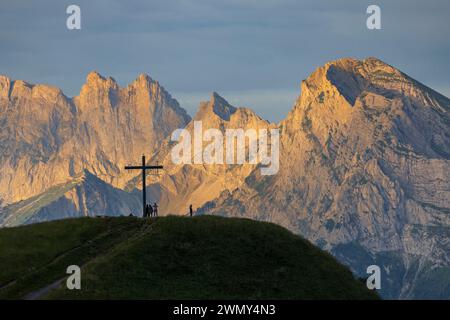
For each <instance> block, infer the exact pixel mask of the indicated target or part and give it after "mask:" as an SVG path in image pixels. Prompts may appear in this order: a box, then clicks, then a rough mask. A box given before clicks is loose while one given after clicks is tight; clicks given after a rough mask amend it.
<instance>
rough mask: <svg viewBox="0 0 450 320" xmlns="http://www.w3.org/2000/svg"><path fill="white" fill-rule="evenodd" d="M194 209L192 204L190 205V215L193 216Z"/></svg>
mask: <svg viewBox="0 0 450 320" xmlns="http://www.w3.org/2000/svg"><path fill="white" fill-rule="evenodd" d="M193 214H194V210H192V204H191V205H190V206H189V215H190V216H191V217H192V215H193Z"/></svg>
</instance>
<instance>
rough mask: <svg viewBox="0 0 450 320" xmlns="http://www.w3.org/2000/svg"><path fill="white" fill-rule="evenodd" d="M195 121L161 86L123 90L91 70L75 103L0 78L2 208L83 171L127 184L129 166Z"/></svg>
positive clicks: (147, 81)
mask: <svg viewBox="0 0 450 320" xmlns="http://www.w3.org/2000/svg"><path fill="white" fill-rule="evenodd" d="M189 120H190V117H189V116H188V115H187V114H186V112H185V111H184V110H183V109H182V108H180V107H179V105H178V103H177V101H176V100H174V99H173V98H172V97H171V96H170V95H169V94H168V93H167V92H166V91H165V90H164V88H163V87H162V86H160V84H159V83H158V82H157V81H154V80H152V79H151V78H150V77H149V76H146V75H140V76H139V77H138V78H137V79H136V80H135V81H134V82H133V83H131V84H130V85H128V86H127V87H125V88H120V87H119V85H118V84H117V83H116V82H115V80H114V79H112V78H104V77H102V76H101V75H99V74H98V73H97V72H91V73H90V74H89V75H88V76H87V79H86V83H85V84H84V85H83V87H82V89H81V92H80V94H79V95H78V96H76V97H74V98H72V99H71V98H68V97H66V96H65V95H64V94H63V93H62V92H61V90H59V89H58V88H55V87H51V86H47V85H32V84H28V83H26V82H24V81H20V80H18V81H12V80H10V79H8V78H7V77H3V76H2V77H0V123H1V131H0V168H1V173H0V200H1V201H2V204H3V206H5V205H7V204H11V203H14V202H17V201H20V200H24V199H27V198H29V197H32V196H35V195H38V194H40V193H42V192H44V191H45V190H47V189H49V188H50V187H52V186H54V185H57V184H60V183H65V182H68V181H70V180H71V179H72V178H73V177H75V176H76V175H78V174H79V173H80V172H82V171H83V170H84V169H87V170H89V171H90V172H91V173H93V174H94V175H96V176H97V177H99V178H100V179H102V180H104V181H105V182H107V183H110V184H112V185H113V186H115V187H123V185H124V184H125V183H126V181H128V180H129V179H131V178H132V177H133V176H134V175H135V173H134V172H126V171H125V170H124V169H123V167H124V166H125V164H129V163H133V162H136V161H139V159H140V155H141V154H143V153H147V154H151V153H153V152H155V149H156V148H157V147H158V146H159V144H160V143H161V141H162V140H163V139H164V137H166V136H167V135H168V134H169V133H170V132H172V130H174V129H176V128H179V127H184V126H185V125H186V124H187V122H188V121H189Z"/></svg>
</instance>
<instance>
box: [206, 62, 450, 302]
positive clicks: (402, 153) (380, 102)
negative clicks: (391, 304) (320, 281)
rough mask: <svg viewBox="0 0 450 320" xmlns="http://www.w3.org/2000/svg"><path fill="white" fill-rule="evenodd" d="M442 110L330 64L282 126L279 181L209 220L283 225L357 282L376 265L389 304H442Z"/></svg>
mask: <svg viewBox="0 0 450 320" xmlns="http://www.w3.org/2000/svg"><path fill="white" fill-rule="evenodd" d="M449 107H450V101H449V100H448V99H447V98H446V97H444V96H442V95H440V94H438V93H437V92H435V91H433V90H431V89H429V88H427V87H425V86H424V85H422V84H420V83H418V82H417V81H415V80H413V79H411V78H410V77H408V76H407V75H405V74H403V73H401V72H400V71H398V70H397V69H395V68H393V67H391V66H389V65H387V64H385V63H383V62H382V61H380V60H377V59H375V58H369V59H366V60H363V61H358V60H354V59H342V60H337V61H334V62H330V63H327V64H326V65H325V66H323V67H320V68H319V69H318V70H316V71H315V72H314V73H313V74H311V76H310V77H309V78H308V79H306V80H305V81H303V82H302V85H301V95H300V97H299V98H298V101H297V103H296V105H295V106H294V108H293V110H292V111H291V112H290V114H289V115H288V117H287V118H286V119H285V120H284V121H283V122H282V123H281V124H280V129H281V132H282V133H281V156H280V171H279V173H278V174H277V175H275V176H267V177H264V176H261V175H259V174H258V171H255V172H254V173H253V174H251V175H250V176H249V177H247V178H246V181H245V183H244V184H243V185H241V187H240V188H238V189H236V190H233V191H231V192H230V193H228V194H223V195H222V196H221V197H220V198H219V199H217V200H215V201H212V202H211V203H209V204H208V205H207V206H205V212H210V213H215V214H222V215H232V216H242V217H251V218H254V219H259V220H266V221H272V222H276V223H278V224H281V225H283V226H285V227H288V228H289V229H291V230H292V231H294V232H296V233H300V234H302V235H303V236H305V237H306V238H308V239H310V240H312V241H314V242H315V243H316V244H318V245H320V246H321V247H323V248H325V249H327V250H330V251H331V252H333V253H334V254H335V255H337V256H338V257H339V258H340V259H341V260H342V261H344V262H346V263H348V264H350V265H351V266H352V267H353V269H354V270H355V271H357V272H358V273H360V274H361V275H364V274H365V271H366V270H365V268H366V267H367V266H368V265H370V264H372V263H378V264H380V267H382V270H383V275H384V276H385V277H384V279H385V286H384V290H383V292H384V296H385V297H401V298H408V297H426V296H427V295H430V296H431V295H433V296H435V297H436V296H438V297H444V296H445V295H447V298H448V297H450V292H449V281H448V279H449V278H448V276H449V275H450V273H449V271H450V269H449V267H450V259H449V258H450V257H449V255H450V243H449V241H450V200H449V199H450V135H449V132H450V127H449V124H450V116H449ZM430 270H431V271H430ZM444 275H445V277H446V278H447V280H446V281H447V282H446V283H445V282H444V283H445V284H442V283H441V284H440V285H437V284H436V286H435V288H434V289H436V291H435V292H433V289H430V288H427V289H424V287H423V286H424V285H423V283H426V282H427V281H426V280H424V277H429V278H430V279H428V281H434V282H435V283H438V282H439V280H437V279H434V278H433V277H436V278H439V277H443V276H444Z"/></svg>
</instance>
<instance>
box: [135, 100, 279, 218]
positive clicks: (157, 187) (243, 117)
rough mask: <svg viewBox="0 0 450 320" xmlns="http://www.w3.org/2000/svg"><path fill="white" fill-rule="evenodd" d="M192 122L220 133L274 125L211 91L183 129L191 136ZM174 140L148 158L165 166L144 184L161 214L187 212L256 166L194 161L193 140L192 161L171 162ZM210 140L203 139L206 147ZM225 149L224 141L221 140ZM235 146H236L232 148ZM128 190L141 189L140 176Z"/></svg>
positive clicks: (235, 184)
mask: <svg viewBox="0 0 450 320" xmlns="http://www.w3.org/2000/svg"><path fill="white" fill-rule="evenodd" d="M194 122H197V123H199V122H201V123H202V127H203V128H204V130H206V129H218V130H220V131H221V132H222V133H224V132H225V130H226V129H239V128H243V129H244V130H246V129H255V130H260V129H270V128H274V127H275V125H274V124H271V123H269V122H268V121H266V120H264V119H262V118H260V117H259V116H258V115H256V113H255V112H253V111H252V110H250V109H248V108H242V107H240V108H236V107H234V106H232V105H230V104H229V103H228V102H227V101H226V100H225V99H224V98H223V97H221V96H220V95H219V94H218V93H216V92H214V93H213V94H212V95H211V98H210V100H209V101H207V102H202V103H200V106H199V109H198V111H197V113H196V115H195V116H194V118H193V119H192V121H191V122H189V123H188V124H187V125H186V127H185V129H186V130H187V131H188V132H189V133H190V135H191V138H192V140H193V139H194ZM174 144H175V142H173V141H171V137H170V136H169V137H167V138H166V139H165V141H163V143H162V144H161V146H160V148H159V149H158V152H157V153H156V154H155V155H154V157H152V159H151V160H150V162H151V163H159V164H162V165H163V166H164V174H159V175H153V176H152V175H151V174H150V175H149V182H147V183H150V185H149V186H148V187H147V190H148V195H149V198H150V199H152V200H153V201H156V202H158V203H159V204H160V207H161V208H162V209H161V210H162V212H163V213H164V214H186V213H187V212H188V207H189V204H192V205H193V206H194V208H198V207H200V206H202V205H203V204H205V203H206V202H207V201H209V200H211V199H214V198H217V197H218V196H219V195H220V194H221V193H222V192H224V191H226V190H233V189H235V188H237V187H239V186H240V185H241V184H242V183H243V181H244V179H245V177H247V176H248V175H249V174H250V173H251V172H252V171H253V170H254V169H255V167H256V165H255V164H250V163H245V164H244V165H234V164H224V165H220V164H218V165H208V164H194V162H193V157H194V148H193V141H192V150H193V152H192V157H191V159H192V164H181V165H178V164H174V163H173V162H172V158H171V149H172V148H173V146H174ZM207 144H209V142H203V146H204V147H205V146H206V145H207ZM223 145H224V150H225V149H226V143H225V141H224V144H223ZM236 148H238V146H237V145H235V149H234V150H236ZM127 188H128V190H133V188H138V189H141V188H142V186H141V179H140V177H136V178H135V179H133V180H132V181H130V183H129V185H128V186H127Z"/></svg>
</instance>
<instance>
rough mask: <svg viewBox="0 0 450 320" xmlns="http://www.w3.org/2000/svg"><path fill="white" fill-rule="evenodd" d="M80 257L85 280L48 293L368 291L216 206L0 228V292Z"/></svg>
mask: <svg viewBox="0 0 450 320" xmlns="http://www.w3.org/2000/svg"><path fill="white" fill-rule="evenodd" d="M71 264H76V265H79V266H82V289H81V290H73V291H69V290H67V289H66V288H65V282H63V286H60V287H59V288H58V289H56V290H54V291H51V292H50V293H49V294H47V295H46V296H43V297H41V298H57V299H59V298H75V299H78V298H87V299H91V298H93V299H103V298H124V299H130V298H137V299H146V298H149V299H214V298H218V299H220V298H224V299H227V298H238V299H239V298H241V299H247V298H251V299H258V298H261V299H270V298H273V299H305V298H308V299H316V298H324V299H331V298H338V299H368V298H369V299H370V298H377V296H376V295H375V294H374V293H373V292H370V291H369V290H367V289H366V288H365V286H364V284H363V283H361V282H360V281H358V280H356V279H355V278H354V277H353V275H352V274H351V272H350V271H349V270H348V269H347V268H345V267H344V266H342V265H341V264H339V263H338V262H336V260H335V259H334V258H333V257H331V256H330V255H329V254H327V253H325V252H323V251H320V250H319V249H317V248H316V247H314V246H313V245H311V244H310V243H309V242H307V241H306V240H304V239H302V238H300V237H298V236H296V235H293V234H292V233H290V232H289V231H287V230H285V229H283V228H281V227H279V226H276V225H274V224H270V223H263V222H256V221H251V220H247V219H227V218H220V217H212V216H201V217H195V218H182V217H163V218H157V219H156V220H155V219H146V220H144V219H138V218H132V217H130V218H128V217H127V218H125V217H123V218H81V219H70V220H62V221H54V222H48V223H42V224H35V225H28V226H22V227H17V228H6V229H1V230H0V298H22V297H24V296H26V295H27V294H30V293H31V292H33V291H36V290H38V289H41V288H44V287H46V286H47V285H49V284H51V283H54V282H55V281H57V280H59V279H62V278H64V277H66V276H67V275H66V274H65V270H66V268H67V266H68V265H71Z"/></svg>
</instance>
